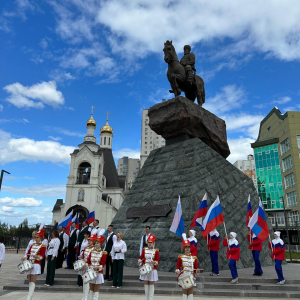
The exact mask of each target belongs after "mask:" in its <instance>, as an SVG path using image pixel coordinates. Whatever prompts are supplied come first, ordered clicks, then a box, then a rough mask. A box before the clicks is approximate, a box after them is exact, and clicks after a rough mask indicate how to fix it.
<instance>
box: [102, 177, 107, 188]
mask: <svg viewBox="0 0 300 300" xmlns="http://www.w3.org/2000/svg"><path fill="white" fill-rule="evenodd" d="M102 187H106V177H105V176H104V175H102Z"/></svg>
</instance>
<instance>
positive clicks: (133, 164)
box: [118, 156, 140, 190]
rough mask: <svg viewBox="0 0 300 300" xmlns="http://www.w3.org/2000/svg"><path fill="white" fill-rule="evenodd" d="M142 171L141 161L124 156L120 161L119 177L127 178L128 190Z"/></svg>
mask: <svg viewBox="0 0 300 300" xmlns="http://www.w3.org/2000/svg"><path fill="white" fill-rule="evenodd" d="M139 171H140V160H139V159H137V158H129V157H127V156H123V157H122V158H119V159H118V175H120V176H122V175H123V176H126V181H125V186H126V190H128V189H129V188H130V186H131V184H132V183H133V182H134V181H135V179H136V177H137V176H138V174H139Z"/></svg>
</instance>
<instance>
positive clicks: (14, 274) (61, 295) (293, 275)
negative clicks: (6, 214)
mask: <svg viewBox="0 0 300 300" xmlns="http://www.w3.org/2000/svg"><path fill="white" fill-rule="evenodd" d="M22 255H23V253H22V254H16V253H7V254H6V257H5V260H4V263H3V265H2V267H1V268H0V299H1V300H2V299H9V300H16V299H18V300H26V299H27V291H26V292H24V291H3V286H4V285H7V284H10V283H14V282H17V281H21V280H24V279H25V275H24V274H20V273H19V271H18V269H17V265H18V264H19V263H20V261H21V257H22ZM283 271H284V276H285V277H286V279H299V278H300V264H288V265H284V266H283ZM238 272H239V276H240V277H247V276H251V277H252V274H249V269H240V270H238ZM221 274H222V275H224V276H227V275H228V276H229V277H230V274H229V271H227V270H226V271H221ZM203 275H204V276H207V273H204V274H203ZM264 275H265V276H266V277H269V278H272V277H274V278H276V273H275V270H274V267H267V268H264ZM200 298H201V299H203V300H205V299H211V300H213V299H224V300H231V299H245V298H239V297H208V296H194V299H200ZM42 299H43V300H54V299H55V300H56V299H57V300H63V299H72V300H81V299H82V294H81V293H71V294H70V293H66V292H48V291H47V292H46V291H45V292H36V293H34V297H33V300H42ZM99 299H100V300H101V299H103V300H108V299H109V300H144V299H145V297H144V296H142V295H135V294H110V293H105V294H104V293H103V294H101V292H100V296H99ZM163 299H168V300H179V299H182V296H178V295H159V296H156V295H154V300H163ZM247 299H249V300H251V298H247ZM254 299H256V300H258V299H266V300H267V299H268V298H254Z"/></svg>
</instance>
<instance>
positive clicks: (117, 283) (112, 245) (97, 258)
mask: <svg viewBox="0 0 300 300" xmlns="http://www.w3.org/2000/svg"><path fill="white" fill-rule="evenodd" d="M98 223H99V222H98V220H95V221H94V223H93V227H92V228H91V227H89V226H88V225H87V223H83V225H84V226H83V227H82V229H81V230H80V231H79V230H76V229H75V227H73V230H71V233H70V236H69V241H66V239H65V236H64V232H63V228H60V229H59V230H54V231H53V232H52V235H51V239H50V241H49V242H48V239H47V238H46V237H47V234H46V233H45V231H44V229H42V228H41V229H40V230H39V232H38V233H36V234H35V236H33V239H32V240H31V241H30V242H29V245H28V247H27V249H26V254H25V256H24V257H23V258H22V261H30V262H31V264H32V265H33V268H32V269H30V270H29V271H26V272H25V273H26V275H27V278H28V281H29V293H28V298H27V300H31V299H32V297H33V293H34V290H35V283H36V280H37V277H38V275H39V274H42V273H43V268H44V266H45V260H47V276H46V282H45V285H46V286H52V285H53V284H54V277H55V270H56V269H57V268H58V267H61V266H62V261H61V257H60V256H61V255H60V254H62V253H63V252H64V249H65V248H66V243H67V245H68V246H67V247H68V249H69V248H70V247H72V248H73V249H75V248H77V247H78V248H79V249H80V253H79V256H78V257H77V259H78V260H80V261H83V266H82V269H81V270H79V271H78V281H77V285H78V286H83V298H82V299H83V300H88V299H89V300H97V299H98V297H99V290H100V286H101V284H103V283H104V279H107V280H109V281H113V282H112V287H116V288H121V287H122V285H123V267H124V254H125V253H126V251H127V246H126V243H125V242H124V241H123V239H122V238H123V235H122V233H121V232H118V233H117V234H114V232H113V226H112V225H109V227H108V229H107V236H106V237H104V233H105V230H103V229H100V228H99V227H98ZM145 230H146V234H145V235H144V236H143V237H142V239H141V242H140V257H139V258H138V260H137V264H138V265H139V267H140V274H141V276H140V280H141V281H144V288H145V295H146V299H147V300H152V299H153V295H154V286H155V282H156V281H158V265H159V250H158V249H157V248H155V236H154V235H153V234H151V232H150V231H151V230H150V227H149V226H147V227H146V229H145ZM73 234H75V235H76V240H75V239H73V238H72V236H73ZM195 234H196V232H195V231H194V230H190V231H189V233H188V237H187V236H186V234H183V242H182V247H183V252H184V253H183V254H179V256H178V259H177V265H176V270H175V273H176V274H177V275H178V279H179V280H178V284H179V285H180V286H181V288H182V292H183V300H192V299H193V289H194V286H195V283H194V280H193V279H194V277H195V275H196V274H197V273H199V272H200V270H199V264H198V259H197V252H198V243H197V239H196V237H195ZM81 236H82V238H81ZM79 237H80V238H79ZM70 241H71V242H70ZM248 242H249V249H250V250H251V251H252V256H253V260H254V262H255V268H254V273H253V275H255V276H261V275H262V274H263V271H262V267H261V263H260V259H259V256H260V252H261V251H262V242H261V240H260V239H258V238H257V237H256V236H255V235H254V234H251V235H250V234H248ZM223 246H224V247H226V248H227V259H228V260H229V264H228V265H229V269H230V271H231V275H232V280H231V283H238V272H237V266H236V262H237V261H238V260H239V258H240V246H239V242H238V240H237V234H236V233H235V232H230V234H229V237H228V236H227V235H226V237H225V238H224V240H223ZM269 248H270V249H271V257H272V259H273V260H275V270H276V272H277V275H278V284H284V282H285V279H284V277H283V273H282V267H281V264H282V261H283V260H284V255H285V246H284V242H283V241H282V240H281V239H280V232H275V233H274V239H273V240H271V239H270V238H269ZM73 249H72V250H73ZM207 249H208V250H209V252H210V258H211V265H212V271H211V274H210V275H211V276H219V265H218V252H219V249H220V234H219V232H218V231H217V230H216V229H214V230H213V231H211V232H210V233H209V234H208V235H207ZM72 250H71V251H70V249H69V253H70V252H71V255H72V253H73V251H72ZM62 260H63V258H62ZM78 260H77V261H78ZM70 262H71V264H70ZM74 262H76V251H75V256H74V258H73V257H71V258H70V257H69V267H67V268H73V263H74ZM174 264H175V262H174ZM74 265H76V264H74ZM105 266H106V276H105V277H104V276H103V270H104V267H105ZM109 269H111V272H109ZM89 270H93V271H92V272H93V274H94V275H93V276H94V277H92V280H89V281H84V280H83V278H84V277H85V276H87V275H86V274H87V273H89V272H90V271H89ZM109 273H110V274H109ZM88 276H90V275H89V274H88ZM181 279H182V280H181ZM185 282H190V284H188V285H185Z"/></svg>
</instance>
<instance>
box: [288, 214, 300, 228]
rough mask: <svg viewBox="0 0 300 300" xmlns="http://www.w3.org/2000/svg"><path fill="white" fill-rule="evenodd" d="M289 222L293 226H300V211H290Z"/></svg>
mask: <svg viewBox="0 0 300 300" xmlns="http://www.w3.org/2000/svg"><path fill="white" fill-rule="evenodd" d="M289 221H290V225H291V226H298V225H299V223H300V222H299V211H298V210H294V211H289Z"/></svg>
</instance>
